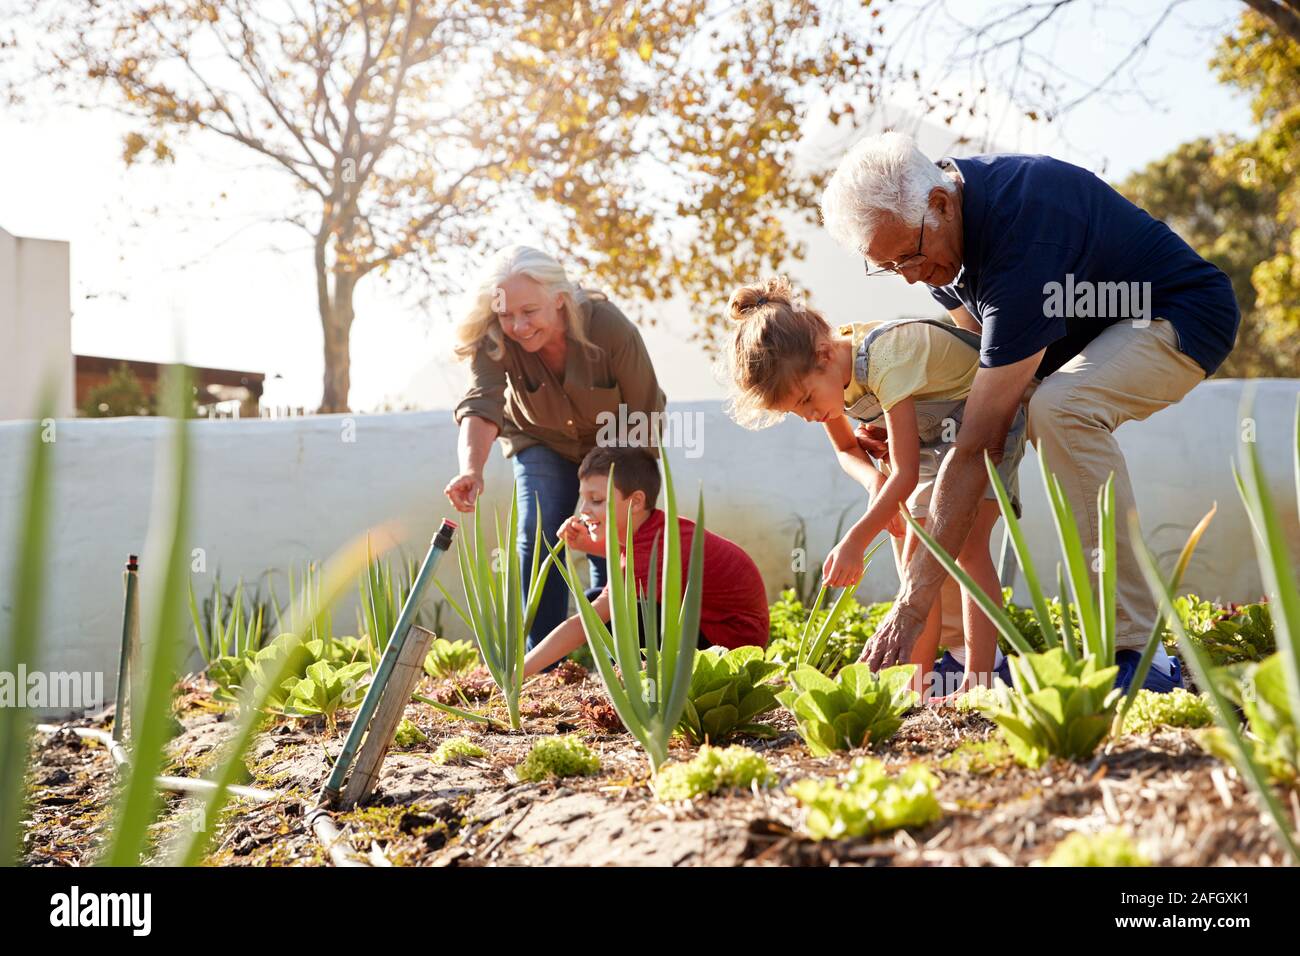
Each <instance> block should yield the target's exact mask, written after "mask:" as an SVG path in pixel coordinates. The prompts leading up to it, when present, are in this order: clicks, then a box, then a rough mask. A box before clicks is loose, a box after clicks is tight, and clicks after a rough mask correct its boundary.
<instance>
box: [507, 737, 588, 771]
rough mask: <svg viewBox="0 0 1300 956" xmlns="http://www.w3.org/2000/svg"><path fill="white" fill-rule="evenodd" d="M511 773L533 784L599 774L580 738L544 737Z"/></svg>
mask: <svg viewBox="0 0 1300 956" xmlns="http://www.w3.org/2000/svg"><path fill="white" fill-rule="evenodd" d="M515 772H516V773H517V774H518V775H519V779H520V780H527V781H531V782H536V781H540V780H548V779H559V778H561V777H589V776H591V775H592V774H594V773H599V772H600V757H599V756H597V755H596V753H595V751H593V750H592V749H591V748H590V747H588V746H587V745H586V744H584V743H583V742H582V740H581V738H579V737H577V736H575V735H573V734H570V735H569V736H567V737H547V738H545V739H543V740H539V741H538V742H537V743H535V744H534V745H533V749H532V750H530V751H529V752H528V756H527V757H525V758H524V759H523V760H522V761H520V763H519V764H518V766H516V768H515Z"/></svg>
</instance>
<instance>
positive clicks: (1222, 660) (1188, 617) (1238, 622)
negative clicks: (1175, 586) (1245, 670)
mask: <svg viewBox="0 0 1300 956" xmlns="http://www.w3.org/2000/svg"><path fill="white" fill-rule="evenodd" d="M1174 606H1175V609H1176V610H1177V611H1178V616H1179V618H1180V619H1181V620H1182V622H1183V626H1184V627H1186V628H1187V633H1188V634H1189V635H1190V636H1191V638H1192V640H1194V641H1196V642H1197V643H1198V644H1200V645H1201V646H1202V647H1204V648H1205V652H1206V655H1207V656H1208V657H1209V659H1210V661H1211V663H1213V664H1214V666H1216V667H1222V666H1224V665H1227V664H1236V663H1240V662H1242V661H1262V660H1263V659H1264V658H1265V657H1267V656H1268V655H1269V654H1272V653H1273V652H1274V651H1275V650H1277V638H1276V636H1275V635H1274V633H1273V620H1272V618H1271V616H1270V615H1269V608H1268V605H1267V604H1240V605H1233V606H1230V607H1220V606H1218V605H1216V604H1211V603H1210V602H1209V601H1202V600H1200V599H1199V598H1197V597H1196V595H1194V594H1189V595H1186V596H1184V597H1180V598H1178V599H1176V600H1175V602H1174Z"/></svg>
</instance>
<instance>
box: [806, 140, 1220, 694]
mask: <svg viewBox="0 0 1300 956" xmlns="http://www.w3.org/2000/svg"><path fill="white" fill-rule="evenodd" d="M822 216H823V219H824V220H825V224H826V228H827V230H828V231H829V232H830V233H831V235H832V236H833V237H834V238H835V240H836V241H837V242H839V243H840V244H841V245H843V246H845V247H846V248H849V249H851V250H853V251H854V252H856V253H858V254H860V255H861V256H862V257H863V258H864V259H865V260H866V267H867V273H868V275H875V274H896V275H901V276H902V277H903V278H905V279H906V280H907V281H908V282H909V283H913V282H923V283H925V284H926V285H927V286H929V287H930V292H931V294H932V295H933V296H934V298H935V300H936V301H937V302H939V304H940V305H942V306H943V307H944V308H945V309H946V310H947V311H948V313H949V314H950V315H951V316H952V318H953V320H954V321H955V322H956V323H957V324H958V325H960V326H962V327H963V328H967V329H970V330H972V331H975V332H978V333H979V335H980V367H979V369H978V370H977V371H976V373H975V380H974V384H973V385H972V387H971V392H970V396H969V397H968V399H967V402H966V413H965V416H964V418H963V420H962V422H961V426H960V429H959V431H958V434H957V442H956V448H955V450H954V451H953V453H952V454H950V455H949V456H948V457H947V459H946V460H945V462H944V464H943V467H942V468H941V470H940V471H939V475H938V478H937V480H936V483H935V488H934V492H933V497H932V500H931V504H930V512H929V530H930V533H931V534H933V535H934V537H935V538H936V539H937V540H938V542H939V544H941V545H942V546H943V548H944V549H945V550H946V551H947V552H948V553H949V554H957V553H959V552H960V551H961V549H962V545H963V543H964V542H965V540H966V536H967V533H968V532H969V529H970V526H971V521H972V519H973V516H974V514H975V511H976V507H977V505H978V503H979V501H980V499H981V497H982V496H983V495H984V493H985V490H986V488H987V483H988V478H987V473H986V471H985V467H984V453H985V452H986V451H987V452H988V453H989V454H990V455H991V456H992V458H993V460H994V461H995V462H996V461H998V460H999V459H1000V455H1001V450H1002V446H1003V442H1004V440H1005V438H1006V435H1007V430H1008V428H1009V426H1010V425H1011V423H1012V420H1013V419H1014V418H1015V415H1016V412H1017V409H1018V407H1019V406H1020V405H1021V403H1022V401H1024V399H1025V397H1026V396H1029V399H1028V401H1029V404H1028V417H1029V439H1030V440H1031V441H1032V442H1033V443H1034V445H1035V446H1036V447H1037V449H1038V452H1039V454H1040V455H1042V456H1043V457H1044V459H1045V461H1046V463H1047V465H1048V467H1049V468H1050V469H1051V470H1052V471H1053V472H1054V473H1055V475H1056V477H1057V479H1058V480H1059V481H1060V483H1061V485H1062V487H1063V488H1064V490H1065V493H1066V495H1067V497H1068V499H1069V502H1070V505H1071V507H1072V508H1073V509H1074V513H1075V515H1076V517H1077V519H1078V520H1079V521H1080V523H1081V525H1082V527H1081V528H1080V532H1081V536H1082V538H1083V543H1084V546H1085V548H1086V549H1089V551H1090V552H1091V553H1096V549H1097V547H1098V543H1099V537H1100V535H1099V528H1098V522H1097V493H1098V490H1099V489H1100V488H1101V487H1102V486H1103V485H1104V484H1105V483H1106V480H1107V478H1108V476H1110V475H1111V474H1112V473H1113V474H1114V476H1115V505H1116V512H1117V515H1118V516H1119V520H1118V521H1117V522H1116V532H1117V539H1118V542H1117V543H1118V550H1119V553H1118V555H1117V556H1116V560H1117V565H1118V594H1117V596H1116V623H1117V626H1116V631H1117V633H1116V640H1115V646H1116V648H1117V655H1116V657H1117V663H1118V664H1119V666H1120V671H1119V675H1118V676H1117V678H1116V684H1117V686H1122V687H1127V686H1128V684H1129V682H1130V681H1131V680H1132V677H1133V672H1134V670H1135V669H1136V666H1137V663H1138V660H1139V657H1140V651H1141V649H1142V647H1143V646H1144V645H1145V643H1146V639H1147V637H1148V635H1149V634H1150V632H1151V629H1152V627H1153V626H1154V623H1155V613H1156V609H1155V604H1154V602H1153V600H1152V598H1151V594H1150V592H1149V591H1148V589H1147V587H1146V585H1145V583H1144V581H1143V578H1142V574H1141V572H1140V569H1139V567H1138V564H1137V559H1136V557H1135V555H1134V552H1133V549H1132V547H1131V544H1130V541H1129V534H1128V521H1127V515H1128V513H1129V512H1130V511H1131V510H1133V509H1134V508H1135V507H1136V505H1135V502H1134V497H1133V486H1132V483H1131V482H1130V480H1129V475H1128V468H1127V467H1126V466H1125V463H1124V456H1123V454H1122V453H1121V452H1120V448H1119V445H1118V444H1117V442H1116V440H1115V435H1114V432H1115V429H1117V428H1118V427H1119V426H1120V425H1122V424H1124V423H1125V422H1128V421H1133V420H1141V419H1144V418H1147V417H1148V416H1150V415H1152V414H1153V413H1155V412H1157V411H1159V410H1160V409H1162V408H1165V407H1167V406H1169V405H1171V404H1173V403H1174V402H1177V401H1179V400H1180V399H1181V398H1182V397H1183V396H1184V395H1186V394H1187V393H1188V392H1189V391H1190V390H1191V389H1192V387H1193V386H1194V385H1196V383H1197V382H1200V381H1201V380H1202V379H1203V378H1205V377H1206V376H1207V375H1210V374H1212V373H1213V372H1214V370H1215V369H1217V368H1218V367H1219V365H1220V364H1221V363H1222V362H1223V360H1224V358H1226V357H1227V355H1228V353H1229V352H1230V351H1231V350H1232V346H1233V342H1234V340H1235V339H1236V335H1237V326H1238V323H1239V321H1240V312H1239V310H1238V307H1237V302H1236V299H1235V297H1234V296H1233V292H1232V286H1231V284H1230V283H1229V281H1228V278H1227V277H1226V276H1225V275H1224V274H1223V273H1222V272H1221V271H1220V270H1219V269H1217V268H1216V267H1215V266H1213V265H1212V264H1210V263H1209V262H1206V261H1205V260H1204V259H1202V258H1201V257H1200V256H1199V255H1197V254H1196V252H1195V251H1193V250H1192V248H1191V247H1190V246H1188V245H1187V243H1186V242H1184V241H1183V240H1182V239H1180V238H1179V237H1178V236H1177V235H1176V234H1175V233H1174V232H1173V230H1171V229H1170V228H1169V227H1168V226H1166V225H1165V224H1164V223H1163V222H1160V221H1159V220H1157V219H1154V218H1153V217H1151V216H1150V215H1149V214H1147V213H1146V212H1145V211H1144V210H1142V209H1140V208H1139V207H1137V206H1135V205H1134V204H1132V203H1130V202H1129V201H1128V200H1127V199H1125V198H1124V197H1123V196H1121V195H1120V194H1119V193H1117V192H1116V191H1115V190H1114V189H1112V188H1111V187H1110V186H1108V185H1107V184H1106V183H1104V182H1103V181H1102V180H1100V179H1099V178H1097V177H1096V176H1094V175H1093V174H1092V173H1090V172H1088V171H1087V170H1085V169H1080V168H1079V167H1076V166H1072V165H1070V164H1068V163H1064V162H1061V161H1059V160H1056V159H1052V158H1051V157H1049V156H1028V155H1017V154H1001V155H989V156H972V157H969V158H944V159H941V160H939V161H938V162H937V163H936V162H932V161H931V160H929V159H927V158H926V157H925V156H924V155H923V154H922V153H921V152H920V151H919V150H918V149H917V147H916V144H915V143H914V142H913V140H912V139H911V137H909V136H906V135H903V134H901V133H896V132H888V133H884V134H882V135H879V136H873V137H869V138H867V139H865V140H863V141H862V142H860V143H858V144H857V145H856V146H854V148H853V149H852V150H850V151H849V153H848V155H846V156H845V157H844V159H843V161H842V162H841V163H840V165H839V168H838V169H837V170H836V172H835V174H834V176H833V177H832V178H831V180H830V182H829V184H828V185H827V187H826V191H825V194H824V196H823V197H822ZM858 439H859V442H860V444H862V446H863V448H864V449H865V450H866V451H868V452H869V453H871V454H873V455H875V456H876V457H881V456H882V455H883V454H884V453H885V451H886V449H885V448H884V445H883V442H881V441H880V440H879V438H878V436H877V435H876V434H875V433H872V432H864V431H862V430H861V429H860V430H859V435H858ZM944 576H945V572H944V570H943V568H942V567H941V566H940V565H939V563H938V562H937V561H936V560H935V559H934V557H933V556H932V555H931V554H930V552H929V551H928V550H926V549H925V548H918V549H916V552H915V554H914V556H913V558H912V560H911V562H910V563H909V565H908V567H907V568H906V570H905V574H904V577H905V580H904V582H903V587H902V589H901V591H900V596H899V599H898V600H897V601H896V602H895V604H894V607H893V610H892V611H891V612H890V614H889V616H888V617H887V618H886V619H885V620H884V621H883V622H882V623H881V625H880V627H879V628H878V629H877V631H876V634H875V636H874V638H873V639H872V640H871V642H870V643H869V644H868V645H867V648H866V650H865V651H864V652H863V660H865V661H866V662H867V663H868V664H870V665H871V667H872V668H873V669H879V668H881V667H885V666H888V665H890V664H895V663H904V662H906V661H907V660H908V657H909V654H910V652H911V650H912V647H913V645H914V644H915V643H916V640H917V638H918V636H919V635H920V633H921V630H922V628H923V626H924V624H925V621H926V617H927V614H928V612H929V610H930V608H931V606H932V605H933V603H934V601H935V600H936V599H937V596H938V594H939V589H940V586H941V584H942V583H943V579H944ZM1181 685H1182V673H1181V668H1180V666H1179V662H1178V661H1177V659H1176V658H1171V657H1168V656H1167V655H1165V654H1164V653H1163V648H1162V649H1161V652H1160V654H1159V655H1158V656H1157V659H1156V660H1155V661H1154V662H1153V665H1152V668H1151V672H1150V674H1149V675H1148V677H1147V680H1146V682H1145V683H1144V685H1143V686H1144V687H1147V688H1150V689H1152V690H1157V691H1168V690H1172V689H1173V688H1175V687H1178V686H1181Z"/></svg>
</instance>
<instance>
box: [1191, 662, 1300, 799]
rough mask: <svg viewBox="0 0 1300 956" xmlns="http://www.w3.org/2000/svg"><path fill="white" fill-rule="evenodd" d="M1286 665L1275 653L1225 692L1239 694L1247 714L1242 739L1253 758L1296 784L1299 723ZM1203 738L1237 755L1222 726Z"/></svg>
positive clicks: (1219, 751) (1277, 778)
mask: <svg viewBox="0 0 1300 956" xmlns="http://www.w3.org/2000/svg"><path fill="white" fill-rule="evenodd" d="M1283 668H1284V661H1283V659H1282V656H1281V655H1280V654H1274V655H1273V656H1271V657H1269V658H1268V659H1267V660H1265V661H1264V662H1263V663H1261V664H1258V665H1255V666H1252V667H1251V668H1249V669H1248V670H1247V672H1246V673H1245V674H1244V675H1243V678H1242V681H1241V684H1240V685H1238V686H1237V687H1235V688H1232V689H1231V690H1230V691H1228V692H1227V693H1225V696H1227V697H1229V698H1236V702H1238V703H1239V705H1240V707H1241V711H1242V713H1243V714H1245V716H1246V728H1247V730H1248V733H1247V734H1246V735H1245V737H1244V741H1243V742H1244V743H1245V748H1246V751H1247V752H1248V753H1249V755H1250V757H1251V759H1252V760H1254V761H1255V762H1256V763H1257V764H1259V766H1260V767H1262V768H1263V769H1264V770H1265V771H1266V772H1267V774H1268V777H1269V779H1270V780H1272V781H1274V782H1276V783H1280V784H1284V785H1286V786H1295V785H1296V784H1297V783H1300V725H1297V722H1296V719H1295V713H1294V711H1292V709H1291V701H1290V695H1289V694H1288V693H1287V687H1286V674H1285V672H1284V670H1283ZM1214 676H1217V675H1214ZM1225 690H1227V689H1225ZM1207 723H1208V721H1207ZM1202 739H1203V742H1204V743H1205V745H1206V746H1207V747H1208V748H1209V749H1210V751H1211V752H1213V753H1214V754H1216V755H1217V756H1219V757H1222V758H1224V759H1226V760H1232V759H1234V757H1235V754H1234V750H1233V745H1232V742H1231V741H1230V740H1229V739H1228V737H1227V735H1226V734H1225V733H1224V731H1223V730H1222V729H1220V728H1213V729H1211V730H1209V731H1207V732H1206V733H1205V735H1204V736H1203V738H1202Z"/></svg>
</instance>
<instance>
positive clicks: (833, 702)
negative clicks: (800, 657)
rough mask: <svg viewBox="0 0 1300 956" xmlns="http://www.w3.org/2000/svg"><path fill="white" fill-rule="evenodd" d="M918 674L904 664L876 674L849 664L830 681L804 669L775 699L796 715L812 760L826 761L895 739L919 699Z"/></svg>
mask: <svg viewBox="0 0 1300 956" xmlns="http://www.w3.org/2000/svg"><path fill="white" fill-rule="evenodd" d="M915 670H916V665H914V664H903V665H900V666H897V667H886V668H885V669H884V670H882V671H880V672H879V673H877V674H873V673H872V672H871V668H870V667H868V666H867V665H866V664H850V665H848V666H847V667H845V668H843V669H842V670H841V671H840V672H839V674H837V675H836V677H835V679H834V680H831V678H829V677H827V676H826V675H825V674H823V673H822V672H821V671H819V670H817V669H816V668H814V667H800V668H797V669H796V670H795V671H794V672H793V673H792V674H791V675H790V687H788V688H786V689H785V690H784V691H782V692H781V693H780V694H778V695H777V698H778V699H779V700H780V701H781V703H782V704H783V705H784V706H785V709H786V710H788V711H790V713H791V714H793V715H794V718H795V721H796V723H797V725H798V729H799V736H801V737H802V738H803V740H804V743H806V744H807V745H808V749H809V750H810V751H811V752H812V755H813V756H814V757H824V756H826V755H827V754H829V753H832V752H833V751H836V750H853V749H854V748H857V747H865V746H868V745H872V744H878V743H880V742H881V741H882V740H886V739H888V738H889V737H892V736H893V735H894V733H895V732H896V731H897V730H898V728H899V727H901V726H902V725H903V715H904V714H905V713H907V711H908V710H910V709H911V708H912V707H914V706H915V705H916V703H917V701H918V700H919V699H920V698H919V695H918V694H917V693H916V691H914V690H912V689H911V687H910V683H911V680H912V674H913V673H914V672H915Z"/></svg>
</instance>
